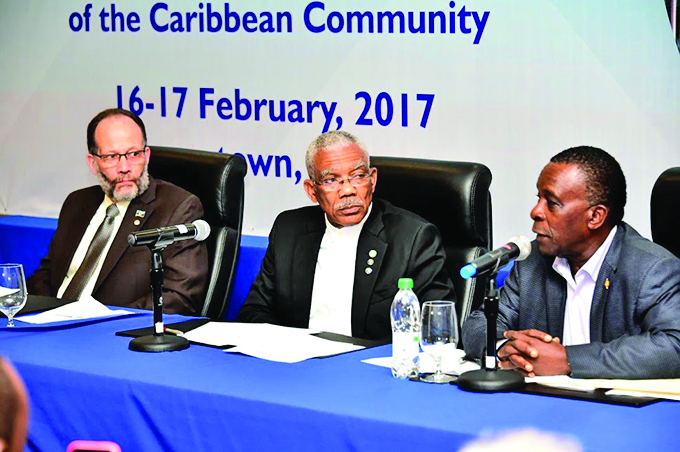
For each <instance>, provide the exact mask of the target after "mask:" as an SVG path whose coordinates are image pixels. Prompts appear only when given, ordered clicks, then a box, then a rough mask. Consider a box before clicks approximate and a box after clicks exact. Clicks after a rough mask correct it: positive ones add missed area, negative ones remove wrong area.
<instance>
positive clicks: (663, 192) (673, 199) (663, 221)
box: [651, 166, 680, 257]
mask: <svg viewBox="0 0 680 452" xmlns="http://www.w3.org/2000/svg"><path fill="white" fill-rule="evenodd" d="M651 216H652V240H654V242H655V243H658V244H659V245H661V246H663V247H664V248H666V249H667V250H668V251H670V252H671V253H673V254H675V255H676V256H678V257H680V166H676V167H674V168H669V169H667V170H666V171H664V172H663V173H661V176H659V178H658V179H657V180H656V183H655V184H654V188H653V189H652V203H651Z"/></svg>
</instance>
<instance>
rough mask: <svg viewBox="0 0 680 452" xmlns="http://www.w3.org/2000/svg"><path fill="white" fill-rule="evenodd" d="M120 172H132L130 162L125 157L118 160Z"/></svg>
mask: <svg viewBox="0 0 680 452" xmlns="http://www.w3.org/2000/svg"><path fill="white" fill-rule="evenodd" d="M118 172H119V173H129V172H130V162H128V159H127V157H126V156H125V155H121V156H120V160H118Z"/></svg>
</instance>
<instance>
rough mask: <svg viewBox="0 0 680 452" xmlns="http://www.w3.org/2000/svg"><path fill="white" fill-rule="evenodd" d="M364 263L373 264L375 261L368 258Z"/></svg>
mask: <svg viewBox="0 0 680 452" xmlns="http://www.w3.org/2000/svg"><path fill="white" fill-rule="evenodd" d="M366 263H367V264H368V265H373V264H375V261H374V260H373V259H369V260H367V261H366Z"/></svg>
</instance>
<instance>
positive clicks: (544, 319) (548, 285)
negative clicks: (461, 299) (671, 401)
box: [463, 223, 680, 379]
mask: <svg viewBox="0 0 680 452" xmlns="http://www.w3.org/2000/svg"><path fill="white" fill-rule="evenodd" d="M553 261H554V258H552V257H550V258H548V257H544V256H542V255H541V254H540V253H539V251H538V247H537V245H536V242H534V243H533V248H532V252H531V255H530V256H529V257H528V258H527V259H526V260H525V261H523V262H518V263H517V264H516V265H515V267H514V268H513V269H512V271H511V273H510V275H509V276H508V278H507V279H506V280H505V285H504V286H503V288H502V290H501V296H500V309H499V316H498V327H497V329H498V338H499V339H500V338H501V337H502V333H503V331H505V330H509V329H511V330H525V329H530V328H536V329H538V330H541V331H543V332H546V333H548V334H550V335H551V336H553V337H560V338H561V337H562V333H563V328H564V308H565V304H566V300H567V286H566V282H565V280H564V278H562V276H560V275H559V274H558V273H557V272H555V271H554V270H553V269H552V263H553ZM606 281H609V283H606ZM485 328H486V320H485V318H484V314H483V313H482V311H481V310H479V311H475V312H474V313H472V314H471V315H470V317H468V319H467V321H466V322H465V324H464V325H463V344H465V351H466V352H467V353H468V354H470V355H473V356H476V357H479V356H481V355H482V353H483V352H484V348H485V345H486V340H485V338H486V329H485ZM590 340H591V342H590V344H583V345H573V346H567V347H566V348H567V357H568V360H569V364H570V365H571V369H572V376H574V377H578V378H631V379H633V378H677V377H680V259H678V258H676V257H675V256H673V255H672V254H671V253H670V252H668V251H667V250H666V249H664V248H662V247H661V246H659V245H656V244H654V243H652V242H650V241H649V240H647V239H645V238H643V237H642V236H640V234H638V233H637V231H635V229H633V228H632V227H630V226H629V225H627V224H626V223H621V224H619V227H618V230H617V231H616V235H615V236H614V241H613V242H612V245H611V248H610V249H609V251H608V252H607V255H606V256H605V260H604V262H603V263H602V267H601V269H600V273H599V275H598V278H597V282H596V286H595V293H594V294H593V303H592V307H591V311H590Z"/></svg>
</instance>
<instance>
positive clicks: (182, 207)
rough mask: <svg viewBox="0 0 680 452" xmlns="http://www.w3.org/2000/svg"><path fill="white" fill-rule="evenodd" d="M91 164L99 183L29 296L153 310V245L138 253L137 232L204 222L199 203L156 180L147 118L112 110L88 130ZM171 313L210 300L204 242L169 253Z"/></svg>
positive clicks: (83, 198)
mask: <svg viewBox="0 0 680 452" xmlns="http://www.w3.org/2000/svg"><path fill="white" fill-rule="evenodd" d="M87 145H88V151H89V152H88V154H87V164H88V166H89V167H90V170H91V171H92V174H94V175H95V176H96V177H97V179H98V180H99V186H92V187H88V188H84V189H81V190H77V191H75V192H73V193H71V194H70V195H69V196H68V197H67V198H66V201H65V202H64V205H63V206H62V210H61V212H60V214H59V223H58V226H57V230H56V232H55V234H54V237H53V238H52V242H51V243H50V249H49V252H48V254H47V256H46V257H45V258H44V259H42V261H41V264H40V268H39V269H38V270H36V272H35V273H34V274H33V275H32V276H31V277H30V278H29V280H28V289H29V293H31V294H34V295H50V296H56V297H59V298H65V299H69V300H77V299H80V298H82V297H86V296H89V295H91V296H93V297H94V298H95V299H96V300H98V301H100V302H102V303H104V304H109V305H116V306H126V307H134V308H144V309H151V308H152V297H151V283H150V276H149V269H150V268H151V254H150V252H149V250H147V249H146V248H130V247H129V246H128V242H127V237H128V235H129V234H130V233H131V232H135V231H138V230H142V229H152V228H158V227H163V226H169V225H175V224H184V223H190V222H192V221H194V220H196V219H199V218H202V217H203V207H202V206H201V202H200V201H199V199H198V198H197V197H196V196H194V195H192V194H191V193H189V192H187V191H185V190H183V189H181V188H179V187H176V186H175V185H172V184H170V183H167V182H164V181H160V180H155V179H153V178H151V177H150V176H149V172H148V164H149V159H150V158H151V149H150V148H149V147H148V146H147V141H146V128H145V127H144V123H143V122H142V120H141V118H139V117H138V116H137V115H135V114H134V113H132V112H129V111H127V110H123V109H109V110H104V111H102V112H101V113H99V114H98V115H97V116H95V117H94V118H93V119H92V121H90V123H89V125H88V127H87ZM163 264H164V270H165V281H164V287H163V303H164V311H165V312H167V313H181V314H196V313H198V312H200V308H201V305H202V303H203V300H204V297H205V290H206V282H207V273H208V257H207V250H206V247H205V243H204V242H196V241H194V240H187V241H183V242H177V243H174V244H171V245H169V246H168V247H167V248H166V249H165V250H164V251H163Z"/></svg>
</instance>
